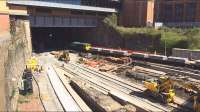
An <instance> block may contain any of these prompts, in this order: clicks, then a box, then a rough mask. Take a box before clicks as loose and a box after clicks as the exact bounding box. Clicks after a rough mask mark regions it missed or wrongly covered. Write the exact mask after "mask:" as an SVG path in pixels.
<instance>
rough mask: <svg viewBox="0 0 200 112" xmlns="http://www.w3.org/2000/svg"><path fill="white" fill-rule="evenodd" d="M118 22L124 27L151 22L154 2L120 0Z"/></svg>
mask: <svg viewBox="0 0 200 112" xmlns="http://www.w3.org/2000/svg"><path fill="white" fill-rule="evenodd" d="M119 13H120V19H119V24H120V25H122V26H126V27H132V26H137V27H140V26H148V25H152V24H153V19H154V2H153V1H147V0H122V3H121V9H120V11H119Z"/></svg>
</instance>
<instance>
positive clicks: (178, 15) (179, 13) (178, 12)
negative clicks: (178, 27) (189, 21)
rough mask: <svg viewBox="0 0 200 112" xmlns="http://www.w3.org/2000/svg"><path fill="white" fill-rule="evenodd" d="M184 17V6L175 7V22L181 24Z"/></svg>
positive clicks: (177, 5)
mask: <svg viewBox="0 0 200 112" xmlns="http://www.w3.org/2000/svg"><path fill="white" fill-rule="evenodd" d="M183 17H184V4H176V5H175V22H182V21H183Z"/></svg>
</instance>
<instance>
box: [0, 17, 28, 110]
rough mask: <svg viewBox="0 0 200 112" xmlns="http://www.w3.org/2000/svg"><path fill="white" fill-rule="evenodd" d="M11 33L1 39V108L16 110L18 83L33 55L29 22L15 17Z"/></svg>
mask: <svg viewBox="0 0 200 112" xmlns="http://www.w3.org/2000/svg"><path fill="white" fill-rule="evenodd" d="M11 29H12V30H11V33H10V32H8V34H7V35H2V36H1V38H0V39H1V40H2V41H0V52H1V56H0V62H1V63H0V72H1V75H0V78H1V86H0V87H1V88H0V89H1V96H0V97H1V98H2V99H4V100H3V102H2V104H0V107H2V108H0V109H1V110H8V111H14V110H15V109H16V104H17V93H18V83H19V80H20V77H21V75H22V73H23V70H24V68H25V62H26V60H27V59H28V58H29V57H30V56H31V47H30V43H31V42H28V41H30V40H31V39H30V33H29V32H30V31H28V30H30V28H29V22H28V21H27V20H24V19H14V20H13V21H12V23H11Z"/></svg>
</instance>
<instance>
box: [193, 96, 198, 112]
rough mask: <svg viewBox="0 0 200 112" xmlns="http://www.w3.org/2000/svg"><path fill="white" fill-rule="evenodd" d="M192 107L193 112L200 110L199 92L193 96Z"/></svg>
mask: <svg viewBox="0 0 200 112" xmlns="http://www.w3.org/2000/svg"><path fill="white" fill-rule="evenodd" d="M193 100H194V102H193V109H194V111H195V112H200V94H196V95H194V96H193Z"/></svg>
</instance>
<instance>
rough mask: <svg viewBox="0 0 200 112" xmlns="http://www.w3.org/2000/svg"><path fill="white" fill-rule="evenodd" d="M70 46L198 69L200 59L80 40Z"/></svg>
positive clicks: (104, 53)
mask: <svg viewBox="0 0 200 112" xmlns="http://www.w3.org/2000/svg"><path fill="white" fill-rule="evenodd" d="M70 46H71V49H73V50H78V51H84V52H90V53H94V54H100V55H109V56H117V57H120V56H127V57H131V58H132V59H133V60H141V61H147V62H153V63H159V64H167V65H173V66H182V67H190V68H198V69H200V60H195V61H190V60H189V59H188V58H182V57H174V56H169V57H167V56H164V55H156V54H149V53H143V52H135V51H130V50H121V49H112V48H104V47H96V46H92V45H91V44H89V43H81V42H73V43H72V44H71V45H70Z"/></svg>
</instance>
